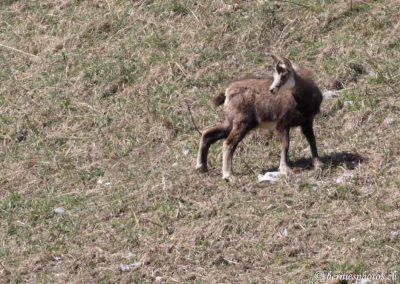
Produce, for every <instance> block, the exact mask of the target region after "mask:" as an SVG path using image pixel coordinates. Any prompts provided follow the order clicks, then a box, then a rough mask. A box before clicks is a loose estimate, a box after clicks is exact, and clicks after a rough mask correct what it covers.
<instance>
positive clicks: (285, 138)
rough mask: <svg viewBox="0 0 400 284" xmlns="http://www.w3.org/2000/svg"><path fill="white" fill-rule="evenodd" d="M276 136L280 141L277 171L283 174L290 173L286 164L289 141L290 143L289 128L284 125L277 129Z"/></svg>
mask: <svg viewBox="0 0 400 284" xmlns="http://www.w3.org/2000/svg"><path fill="white" fill-rule="evenodd" d="M277 132H278V138H279V141H280V142H281V161H280V164H279V171H280V173H281V174H283V175H287V174H289V173H290V168H289V166H288V161H289V158H288V154H289V143H290V136H289V132H290V128H288V127H286V128H283V129H277Z"/></svg>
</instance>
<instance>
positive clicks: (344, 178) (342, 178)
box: [336, 173, 354, 184]
mask: <svg viewBox="0 0 400 284" xmlns="http://www.w3.org/2000/svg"><path fill="white" fill-rule="evenodd" d="M353 178H354V174H353V173H344V174H342V175H341V176H340V177H338V178H337V179H336V183H337V184H340V183H344V182H346V181H349V180H352V179H353Z"/></svg>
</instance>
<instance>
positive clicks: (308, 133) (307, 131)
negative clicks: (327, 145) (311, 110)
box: [301, 120, 322, 169]
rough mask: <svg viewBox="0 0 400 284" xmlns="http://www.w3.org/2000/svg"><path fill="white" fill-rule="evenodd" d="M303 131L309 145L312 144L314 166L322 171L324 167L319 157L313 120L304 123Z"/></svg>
mask: <svg viewBox="0 0 400 284" xmlns="http://www.w3.org/2000/svg"><path fill="white" fill-rule="evenodd" d="M301 130H302V132H303V134H304V136H305V137H306V139H307V141H308V144H310V149H311V155H312V161H313V165H314V167H315V168H316V169H320V168H321V167H322V162H321V160H320V159H319V156H318V150H317V143H316V141H315V135H314V130H313V120H310V121H307V122H306V123H304V124H303V125H302V126H301Z"/></svg>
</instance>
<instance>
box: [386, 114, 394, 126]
mask: <svg viewBox="0 0 400 284" xmlns="http://www.w3.org/2000/svg"><path fill="white" fill-rule="evenodd" d="M394 122H396V117H395V116H394V115H393V114H389V115H388V116H387V117H386V118H385V120H384V121H383V123H384V124H386V125H391V124H393V123H394Z"/></svg>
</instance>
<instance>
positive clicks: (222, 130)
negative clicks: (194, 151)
mask: <svg viewBox="0 0 400 284" xmlns="http://www.w3.org/2000/svg"><path fill="white" fill-rule="evenodd" d="M228 134H229V125H228V124H227V123H224V124H221V125H218V126H216V127H213V128H209V129H207V130H206V131H204V132H203V134H202V135H201V138H200V145H199V152H198V155H197V163H196V169H198V170H200V171H202V172H206V171H207V156H208V150H209V149H210V146H211V145H212V144H213V143H215V142H216V141H218V140H220V139H223V138H226V137H227V136H228Z"/></svg>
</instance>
